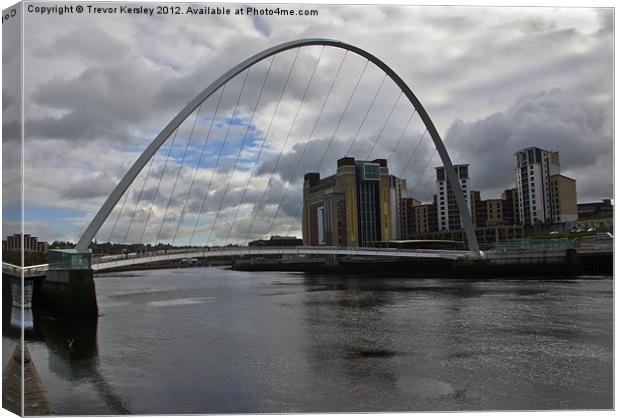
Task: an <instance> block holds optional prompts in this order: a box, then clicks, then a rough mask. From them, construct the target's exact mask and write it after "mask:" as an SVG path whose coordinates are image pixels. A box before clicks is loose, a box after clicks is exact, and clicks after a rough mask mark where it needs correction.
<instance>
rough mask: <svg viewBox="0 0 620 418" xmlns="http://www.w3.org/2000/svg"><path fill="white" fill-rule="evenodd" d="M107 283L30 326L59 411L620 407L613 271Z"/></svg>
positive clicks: (164, 275) (177, 275) (154, 276)
mask: <svg viewBox="0 0 620 418" xmlns="http://www.w3.org/2000/svg"><path fill="white" fill-rule="evenodd" d="M95 283H96V288H97V298H98V303H99V311H100V317H99V318H98V320H96V321H72V322H67V321H65V320H59V319H56V318H53V317H51V316H49V315H48V314H46V313H45V312H44V311H43V312H41V311H40V310H37V309H35V311H34V315H33V328H32V329H30V330H28V331H27V333H26V334H27V339H28V340H29V343H28V347H29V349H30V352H31V354H32V359H33V362H34V365H35V367H36V368H37V370H38V372H39V375H40V376H41V379H42V381H43V384H44V386H45V388H46V390H47V392H48V395H49V399H50V402H51V404H52V407H53V408H54V410H55V412H57V413H60V414H63V415H68V414H80V415H84V414H116V413H139V414H155V413H157V414H159V413H175V414H183V413H197V414H207V413H233V412H234V413H246V412H247V413H256V412H273V413H277V412H343V411H350V412H356V411H456V410H476V411H477V410H539V409H611V408H613V349H612V343H613V281H612V279H610V278H607V279H600V278H599V279H593V278H580V279H575V280H557V279H554V280H544V279H538V280H484V281H473V280H455V279H437V278H427V279H405V278H367V277H361V276H355V275H343V276H324V275H309V274H301V273H300V274H295V273H277V272H261V273H248V272H236V271H231V270H225V269H220V268H206V267H205V268H188V269H172V270H150V271H139V272H127V273H115V274H107V275H98V276H97V277H96V278H95ZM5 312H6V311H5ZM5 323H6V320H5ZM9 328H10V327H9V326H8V325H6V324H5V327H4V329H5V332H4V333H3V334H4V335H3V343H4V345H5V350H3V352H4V353H6V352H7V351H10V350H7V349H6V347H7V346H10V344H11V342H12V341H13V337H11V336H10V335H8V334H9V333H7V332H6V330H7V329H9ZM6 357H7V356H6V354H3V360H6ZM3 362H4V361H3ZM5 364H6V363H5Z"/></svg>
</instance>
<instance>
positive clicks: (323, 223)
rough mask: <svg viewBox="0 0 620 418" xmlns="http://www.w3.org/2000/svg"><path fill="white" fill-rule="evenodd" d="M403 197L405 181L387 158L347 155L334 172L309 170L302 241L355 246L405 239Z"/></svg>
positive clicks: (305, 183) (308, 243)
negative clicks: (391, 169) (323, 174)
mask: <svg viewBox="0 0 620 418" xmlns="http://www.w3.org/2000/svg"><path fill="white" fill-rule="evenodd" d="M405 196H406V183H405V181H404V180H403V179H399V178H398V177H395V176H393V175H391V174H390V173H389V171H388V164H387V161H386V160H385V159H376V160H373V161H362V160H355V159H354V158H352V157H343V158H341V159H339V160H338V161H337V168H336V174H334V175H331V176H328V177H325V178H323V179H321V177H320V174H319V173H306V175H305V176H304V196H303V199H304V205H303V217H302V223H303V224H302V233H303V242H304V245H331V246H341V247H354V246H367V245H369V243H371V242H375V241H385V240H390V239H400V238H403V236H404V231H405V225H404V221H403V214H404V213H405V211H404V210H403V209H402V207H401V201H402V198H403V197H405Z"/></svg>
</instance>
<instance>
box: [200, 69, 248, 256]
mask: <svg viewBox="0 0 620 418" xmlns="http://www.w3.org/2000/svg"><path fill="white" fill-rule="evenodd" d="M249 73H250V69H249V68H248V69H247V70H246V71H245V76H244V77H243V84H241V90H239V95H238V96H237V101H236V102H235V107H234V108H233V111H232V113H231V114H230V119H229V121H228V125H227V126H226V133H225V134H224V140H223V141H222V145H221V146H220V150H219V152H218V154H217V160H216V161H215V166H214V167H213V170H212V171H211V179H210V180H209V185H208V186H207V191H206V193H205V197H204V199H203V201H202V205H201V206H200V211H199V212H198V216H197V217H196V223H195V224H194V230H193V231H192V236H191V238H190V241H189V245H190V246H191V245H192V241H193V239H194V234H195V233H196V228H197V227H198V222H199V221H200V216H201V215H202V210H203V209H204V205H205V203H206V201H207V197H208V196H209V191H210V190H211V185H212V184H213V178H214V177H215V172H216V171H217V167H218V165H219V164H220V158H222V151H223V150H224V146H225V145H226V142H227V141H228V133H229V132H230V126H231V125H232V122H233V120H234V118H235V113H236V112H237V107H238V106H239V100H240V99H241V95H242V94H243V89H244V88H245V83H246V82H247V80H248V74H249Z"/></svg>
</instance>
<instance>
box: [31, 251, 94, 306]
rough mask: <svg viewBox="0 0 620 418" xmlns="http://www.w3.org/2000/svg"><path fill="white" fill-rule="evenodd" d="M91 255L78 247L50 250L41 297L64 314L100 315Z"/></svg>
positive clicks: (46, 303) (48, 304)
mask: <svg viewBox="0 0 620 418" xmlns="http://www.w3.org/2000/svg"><path fill="white" fill-rule="evenodd" d="M90 255H91V254H90V253H84V252H77V251H75V250H61V251H50V253H49V271H48V272H47V277H46V278H45V281H44V282H43V286H42V289H41V296H42V298H43V302H44V303H45V305H47V306H48V307H49V309H50V310H51V311H52V312H54V313H56V314H58V315H60V316H63V317H97V316H98V315H99V311H98V308H97V296H96V293H95V281H94V279H93V275H94V273H93V270H92V269H91V268H90Z"/></svg>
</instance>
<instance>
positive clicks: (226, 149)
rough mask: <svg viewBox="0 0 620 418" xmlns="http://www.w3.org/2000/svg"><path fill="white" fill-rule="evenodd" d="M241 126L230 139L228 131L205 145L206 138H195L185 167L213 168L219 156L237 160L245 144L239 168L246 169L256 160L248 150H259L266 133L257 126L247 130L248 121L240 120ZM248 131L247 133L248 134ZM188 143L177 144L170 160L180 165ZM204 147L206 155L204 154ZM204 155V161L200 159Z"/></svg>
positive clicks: (221, 132)
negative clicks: (248, 164)
mask: <svg viewBox="0 0 620 418" xmlns="http://www.w3.org/2000/svg"><path fill="white" fill-rule="evenodd" d="M239 122H240V123H239V124H238V125H237V126H239V127H240V128H241V129H235V130H234V131H235V132H234V135H233V129H231V130H230V131H229V133H228V138H226V140H225V134H226V131H225V130H223V131H220V132H218V133H219V134H220V135H217V136H212V137H210V138H209V140H208V141H207V143H206V146H205V144H204V138H195V139H193V140H192V141H191V142H190V145H189V148H188V151H187V153H186V154H185V160H184V163H183V164H184V165H185V166H188V167H196V166H197V165H198V163H199V162H200V167H202V168H212V167H214V166H215V164H216V162H217V156H218V155H220V161H221V160H223V159H226V158H236V157H237V154H238V153H239V148H240V147H241V146H242V144H243V149H242V152H241V155H240V158H239V162H238V165H237V167H238V168H239V167H244V166H246V165H247V163H248V162H252V161H254V160H255V159H256V155H254V154H252V153H248V152H247V150H252V149H258V147H260V143H261V142H262V141H263V139H264V133H263V132H262V130H260V129H258V128H257V127H255V126H250V127H249V129H248V128H247V121H245V120H243V119H239ZM246 129H247V133H246ZM186 145H187V141H185V142H181V143H178V141H177V144H175V147H174V148H173V150H172V153H171V155H170V158H172V159H174V160H175V161H177V162H178V163H180V162H181V160H182V159H183V154H184V153H185V147H186ZM203 146H204V153H203V152H202V150H203ZM201 153H202V154H203V156H202V160H201V158H200V155H201Z"/></svg>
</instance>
